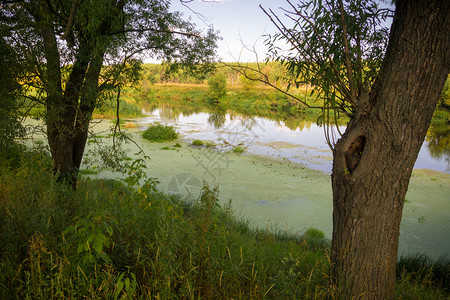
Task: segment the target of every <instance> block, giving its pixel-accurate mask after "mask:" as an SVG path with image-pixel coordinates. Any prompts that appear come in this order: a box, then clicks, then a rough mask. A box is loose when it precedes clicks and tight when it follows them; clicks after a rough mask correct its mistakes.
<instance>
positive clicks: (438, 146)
mask: <svg viewBox="0 0 450 300" xmlns="http://www.w3.org/2000/svg"><path fill="white" fill-rule="evenodd" d="M426 141H427V142H428V149H429V151H430V154H431V156H432V157H434V158H445V160H446V161H447V165H449V164H450V126H449V125H447V124H445V125H439V126H438V125H431V126H430V128H429V129H428V133H427V137H426Z"/></svg>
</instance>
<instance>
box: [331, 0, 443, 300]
mask: <svg viewBox="0 0 450 300" xmlns="http://www.w3.org/2000/svg"><path fill="white" fill-rule="evenodd" d="M396 6H397V7H396V12H395V17H394V22H393V25H392V29H391V35H390V40H389V45H388V49H387V52H386V56H385V59H384V62H383V67H382V72H381V76H380V78H379V79H377V81H376V82H375V83H374V85H373V86H372V89H371V93H370V98H369V103H368V104H367V105H363V106H360V107H358V108H357V111H356V112H355V117H354V118H353V119H352V120H351V121H350V123H349V124H348V127H347V130H346V132H345V133H344V135H343V137H342V138H341V139H340V141H339V142H338V143H337V145H336V148H335V150H334V159H333V173H332V187H333V206H334V207H333V241H332V257H331V260H332V278H333V281H334V283H335V284H336V286H337V289H338V295H339V296H340V297H342V298H344V299H350V298H367V299H392V298H393V296H394V288H395V267H396V261H397V251H398V240H399V229H400V221H401V216H402V208H403V203H404V199H405V195H406V191H407V189H408V183H409V178H410V176H411V172H412V169H413V166H414V162H415V161H416V158H417V155H418V153H419V150H420V148H421V145H422V143H423V140H424V138H425V135H426V132H427V129H428V127H429V124H430V121H431V118H432V114H433V111H434V108H435V107H436V103H437V101H438V98H439V95H440V92H441V90H442V87H443V85H444V82H445V80H446V77H447V74H448V73H449V71H450V67H449V66H450V53H449V49H450V40H449V35H448V32H449V31H450V23H449V21H450V18H448V12H449V11H450V7H449V1H447V0H444V1H443V0H433V1H428V0H411V1H408V0H399V1H396Z"/></svg>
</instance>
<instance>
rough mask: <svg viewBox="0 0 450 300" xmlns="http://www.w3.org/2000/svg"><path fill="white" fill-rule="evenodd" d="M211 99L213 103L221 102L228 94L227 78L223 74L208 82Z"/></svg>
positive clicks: (218, 74)
mask: <svg viewBox="0 0 450 300" xmlns="http://www.w3.org/2000/svg"><path fill="white" fill-rule="evenodd" d="M208 85H209V98H210V100H211V102H219V100H220V99H221V98H223V97H225V95H226V94H227V77H226V76H225V74H223V73H217V74H216V75H214V76H213V77H211V78H210V79H209V80H208Z"/></svg>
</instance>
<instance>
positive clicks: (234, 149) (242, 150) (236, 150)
mask: <svg viewBox="0 0 450 300" xmlns="http://www.w3.org/2000/svg"><path fill="white" fill-rule="evenodd" d="M233 152H234V153H242V152H244V148H242V147H241V146H237V147H234V148H233Z"/></svg>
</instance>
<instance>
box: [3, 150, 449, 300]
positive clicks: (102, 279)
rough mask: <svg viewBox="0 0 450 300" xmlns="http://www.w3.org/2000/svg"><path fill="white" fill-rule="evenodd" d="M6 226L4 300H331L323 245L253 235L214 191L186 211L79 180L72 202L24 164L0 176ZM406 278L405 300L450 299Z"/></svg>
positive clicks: (149, 195) (149, 196)
mask: <svg viewBox="0 0 450 300" xmlns="http://www.w3.org/2000/svg"><path fill="white" fill-rule="evenodd" d="M0 220H1V222H0V253H1V255H0V265H1V269H2V272H0V297H1V298H2V299H9V298H14V299H17V298H19V299H30V298H32V299H54V298H70V299H78V298H89V299H118V298H121V299H150V298H158V299H199V298H202V299H231V298H234V299H237V298H239V299H241V298H242V299H263V298H266V299H312V298H314V299H317V298H319V299H323V298H333V289H332V287H331V286H330V284H329V276H328V274H329V259H328V257H329V248H328V247H329V243H328V241H327V240H326V239H325V238H324V236H323V233H321V232H320V231H318V230H316V229H309V230H307V231H306V232H305V234H303V235H293V234H288V233H285V232H276V233H273V232H270V231H267V230H259V229H253V228H251V226H250V222H248V221H245V220H240V219H237V218H236V217H234V216H233V211H232V208H231V206H230V205H226V206H224V207H221V206H220V205H219V202H218V190H217V189H216V188H209V187H208V186H204V187H203V189H202V192H201V196H200V197H199V198H198V199H194V200H191V201H182V200H181V199H179V198H177V197H175V196H167V195H165V194H163V193H161V192H159V191H158V190H157V189H156V187H155V181H152V180H150V181H147V182H146V183H144V184H142V185H141V186H140V187H136V188H130V187H128V186H126V185H124V184H122V183H121V182H120V181H116V180H89V179H81V180H80V181H79V185H78V188H77V191H73V190H72V189H71V188H68V187H66V186H64V185H60V184H58V183H56V181H55V177H54V176H53V174H52V171H51V166H50V164H49V160H48V159H46V158H45V157H44V158H43V156H42V155H41V154H40V153H32V154H29V153H27V154H26V155H24V156H23V157H22V158H21V164H20V165H19V166H18V167H17V166H16V167H11V166H8V165H7V164H4V163H2V164H1V168H0ZM400 274H405V275H404V276H403V275H399V286H400V287H402V289H400V290H398V291H397V294H398V295H400V296H401V297H402V298H409V299H415V298H416V297H415V296H417V295H425V294H426V295H432V296H433V297H434V299H438V298H442V299H444V298H445V296H448V295H446V294H444V290H443V289H442V288H441V289H438V288H436V287H435V285H434V284H435V282H437V281H436V280H435V279H433V278H430V280H428V279H427V281H423V280H420V279H417V278H415V279H413V278H412V277H411V274H412V273H408V270H406V269H405V271H404V272H403V273H400ZM408 276H409V277H408Z"/></svg>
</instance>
